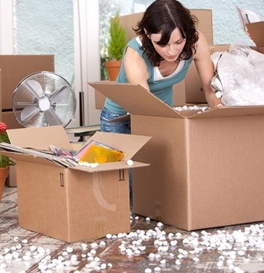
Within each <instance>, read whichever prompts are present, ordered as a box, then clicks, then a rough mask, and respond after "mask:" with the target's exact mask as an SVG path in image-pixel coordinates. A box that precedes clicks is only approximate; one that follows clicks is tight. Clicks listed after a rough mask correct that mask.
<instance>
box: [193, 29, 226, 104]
mask: <svg viewBox="0 0 264 273" xmlns="http://www.w3.org/2000/svg"><path fill="white" fill-rule="evenodd" d="M193 58H194V62H195V65H196V69H197V71H198V74H199V76H200V79H201V82H202V87H203V91H204V93H205V98H206V101H207V103H208V104H209V106H210V107H211V108H216V107H219V105H223V103H222V101H221V98H217V97H216V96H215V92H214V91H213V90H212V88H211V79H212V78H213V76H214V66H213V62H212V61H211V58H210V50H209V45H208V43H207V41H206V39H205V37H204V35H203V34H202V33H201V32H199V40H198V42H197V48H196V53H195V54H194V56H193Z"/></svg>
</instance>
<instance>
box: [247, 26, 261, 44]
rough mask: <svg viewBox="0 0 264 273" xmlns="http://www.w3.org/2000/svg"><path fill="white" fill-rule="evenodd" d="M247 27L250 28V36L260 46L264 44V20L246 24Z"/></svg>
mask: <svg viewBox="0 0 264 273" xmlns="http://www.w3.org/2000/svg"><path fill="white" fill-rule="evenodd" d="M246 27H247V29H248V32H249V34H250V36H251V37H252V40H253V42H254V43H255V44H256V45H257V46H259V47H262V46H264V36H263V33H264V22H263V21H261V22H255V23H250V24H246Z"/></svg>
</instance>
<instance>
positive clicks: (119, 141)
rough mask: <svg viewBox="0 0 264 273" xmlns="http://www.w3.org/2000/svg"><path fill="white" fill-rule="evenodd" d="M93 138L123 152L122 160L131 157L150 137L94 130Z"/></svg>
mask: <svg viewBox="0 0 264 273" xmlns="http://www.w3.org/2000/svg"><path fill="white" fill-rule="evenodd" d="M91 139H93V140H97V141H99V142H102V143H103V144H105V145H109V146H111V147H113V148H115V149H117V150H119V151H122V152H124V153H125V156H124V158H123V160H128V159H131V158H132V157H133V156H134V155H135V154H136V153H137V152H138V151H139V150H140V149H141V148H142V147H143V146H144V145H145V144H146V143H147V142H148V141H149V140H150V139H151V137H150V136H140V135H130V134H116V133H108V132H96V133H95V134H94V135H93V136H92V137H91V138H90V139H89V140H88V142H89V141H90V140H91Z"/></svg>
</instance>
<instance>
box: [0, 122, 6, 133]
mask: <svg viewBox="0 0 264 273" xmlns="http://www.w3.org/2000/svg"><path fill="white" fill-rule="evenodd" d="M6 129H7V126H6V124H5V123H4V122H2V121H0V132H5V131H6Z"/></svg>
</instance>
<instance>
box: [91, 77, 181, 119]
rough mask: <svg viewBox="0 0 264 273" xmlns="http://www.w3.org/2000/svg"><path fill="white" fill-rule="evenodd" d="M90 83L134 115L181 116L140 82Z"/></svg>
mask: <svg viewBox="0 0 264 273" xmlns="http://www.w3.org/2000/svg"><path fill="white" fill-rule="evenodd" d="M89 84H90V85H91V86H92V87H93V88H95V89H96V90H98V91H99V92H100V93H102V94H103V95H105V96H106V97H108V98H110V99H111V100H113V101H115V102H116V103H117V104H119V105H120V106H121V107H123V108H124V109H126V111H127V112H129V113H130V114H132V115H144V116H163V117H174V118H175V117H181V115H180V114H179V113H177V112H176V111H173V109H172V108H171V107H169V106H168V105H167V104H166V103H164V102H163V101H161V100H160V99H158V98H157V97H156V96H155V95H153V94H152V93H150V92H148V91H147V90H146V89H145V88H143V87H142V86H140V85H138V84H129V83H116V82H108V81H107V82H104V81H101V82H93V83H89Z"/></svg>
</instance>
